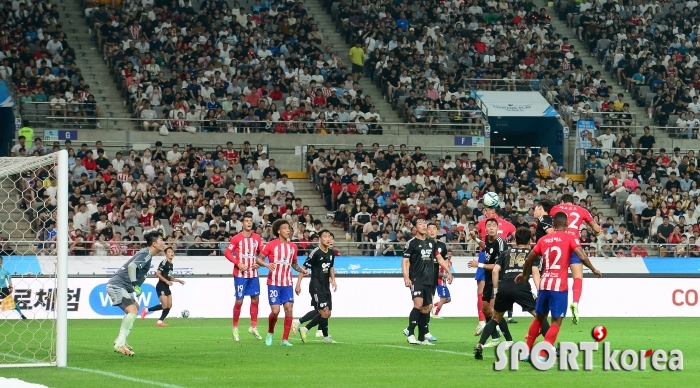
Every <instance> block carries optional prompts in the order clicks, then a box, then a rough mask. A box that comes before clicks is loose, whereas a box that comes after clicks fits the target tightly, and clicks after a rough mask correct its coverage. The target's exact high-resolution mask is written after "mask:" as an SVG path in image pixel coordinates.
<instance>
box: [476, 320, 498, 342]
mask: <svg viewBox="0 0 700 388" xmlns="http://www.w3.org/2000/svg"><path fill="white" fill-rule="evenodd" d="M496 326H497V323H496V321H494V320H489V323H487V324H486V326H484V330H482V331H481V338H480V339H479V343H480V344H482V345H483V344H485V343H486V340H487V339H489V337H490V336H491V333H493V332H494V331H495V330H496Z"/></svg>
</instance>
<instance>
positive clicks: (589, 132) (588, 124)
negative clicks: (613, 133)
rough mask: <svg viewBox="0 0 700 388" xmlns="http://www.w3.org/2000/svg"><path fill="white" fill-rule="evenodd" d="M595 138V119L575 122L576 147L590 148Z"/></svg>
mask: <svg viewBox="0 0 700 388" xmlns="http://www.w3.org/2000/svg"><path fill="white" fill-rule="evenodd" d="M594 138H595V121H588V120H579V121H578V122H576V148H583V149H588V148H591V140H593V139H594Z"/></svg>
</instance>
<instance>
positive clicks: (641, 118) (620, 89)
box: [547, 3, 672, 149]
mask: <svg viewBox="0 0 700 388" xmlns="http://www.w3.org/2000/svg"><path fill="white" fill-rule="evenodd" d="M549 4H553V3H549ZM549 4H547V11H548V12H549V14H550V15H552V19H551V23H552V26H553V27H554V30H555V33H558V34H560V35H561V37H562V38H564V37H568V38H569V41H571V42H572V43H574V42H575V43H574V46H575V47H576V51H578V52H579V53H580V54H581V59H582V60H583V66H584V68H585V67H588V66H589V65H590V66H592V67H593V72H596V71H599V72H600V73H601V74H602V77H601V79H604V80H606V81H607V84H608V85H609V86H612V87H613V92H614V93H615V94H618V93H623V94H624V95H625V101H626V102H628V103H629V104H630V112H632V113H635V114H636V116H635V120H636V123H635V126H642V127H643V126H645V125H648V126H650V127H652V128H654V126H656V125H657V124H656V123H655V122H654V120H653V119H650V118H649V115H648V114H647V110H646V107H639V106H637V104H636V102H635V101H634V100H633V99H632V93H631V92H629V93H628V92H625V86H624V85H618V84H617V80H616V75H615V74H613V73H612V72H610V71H605V68H604V67H603V66H602V65H600V64H598V59H597V58H596V57H595V56H593V53H591V51H590V50H588V48H587V47H585V44H584V42H583V41H580V40H578V34H577V33H576V30H575V29H573V28H569V27H567V26H566V21H565V20H561V19H559V17H558V14H557V11H556V10H555V9H554V7H550V6H549ZM630 133H632V131H630ZM643 134H644V132H643V131H641V129H638V130H637V131H636V133H634V141H635V143H636V141H637V139H638V138H639V137H640V136H642V135H643ZM652 134H653V135H654V137H655V138H656V147H657V148H661V147H665V148H667V149H671V148H672V140H671V138H670V136H669V135H668V133H667V132H666V131H663V130H657V131H654V132H653V133H652Z"/></svg>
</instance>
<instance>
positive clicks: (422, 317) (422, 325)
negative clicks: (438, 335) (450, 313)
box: [418, 312, 430, 341]
mask: <svg viewBox="0 0 700 388" xmlns="http://www.w3.org/2000/svg"><path fill="white" fill-rule="evenodd" d="M429 317H430V314H424V313H421V312H419V315H418V341H424V340H425V334H426V333H427V332H428V318H429Z"/></svg>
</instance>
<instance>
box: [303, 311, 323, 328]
mask: <svg viewBox="0 0 700 388" xmlns="http://www.w3.org/2000/svg"><path fill="white" fill-rule="evenodd" d="M314 312H315V313H316V316H315V317H313V319H311V321H309V323H307V324H306V328H307V329H309V330H311V329H313V328H314V326H316V325H318V328H319V329H321V322H322V320H323V318H321V315H320V314H319V313H318V312H317V311H314Z"/></svg>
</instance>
